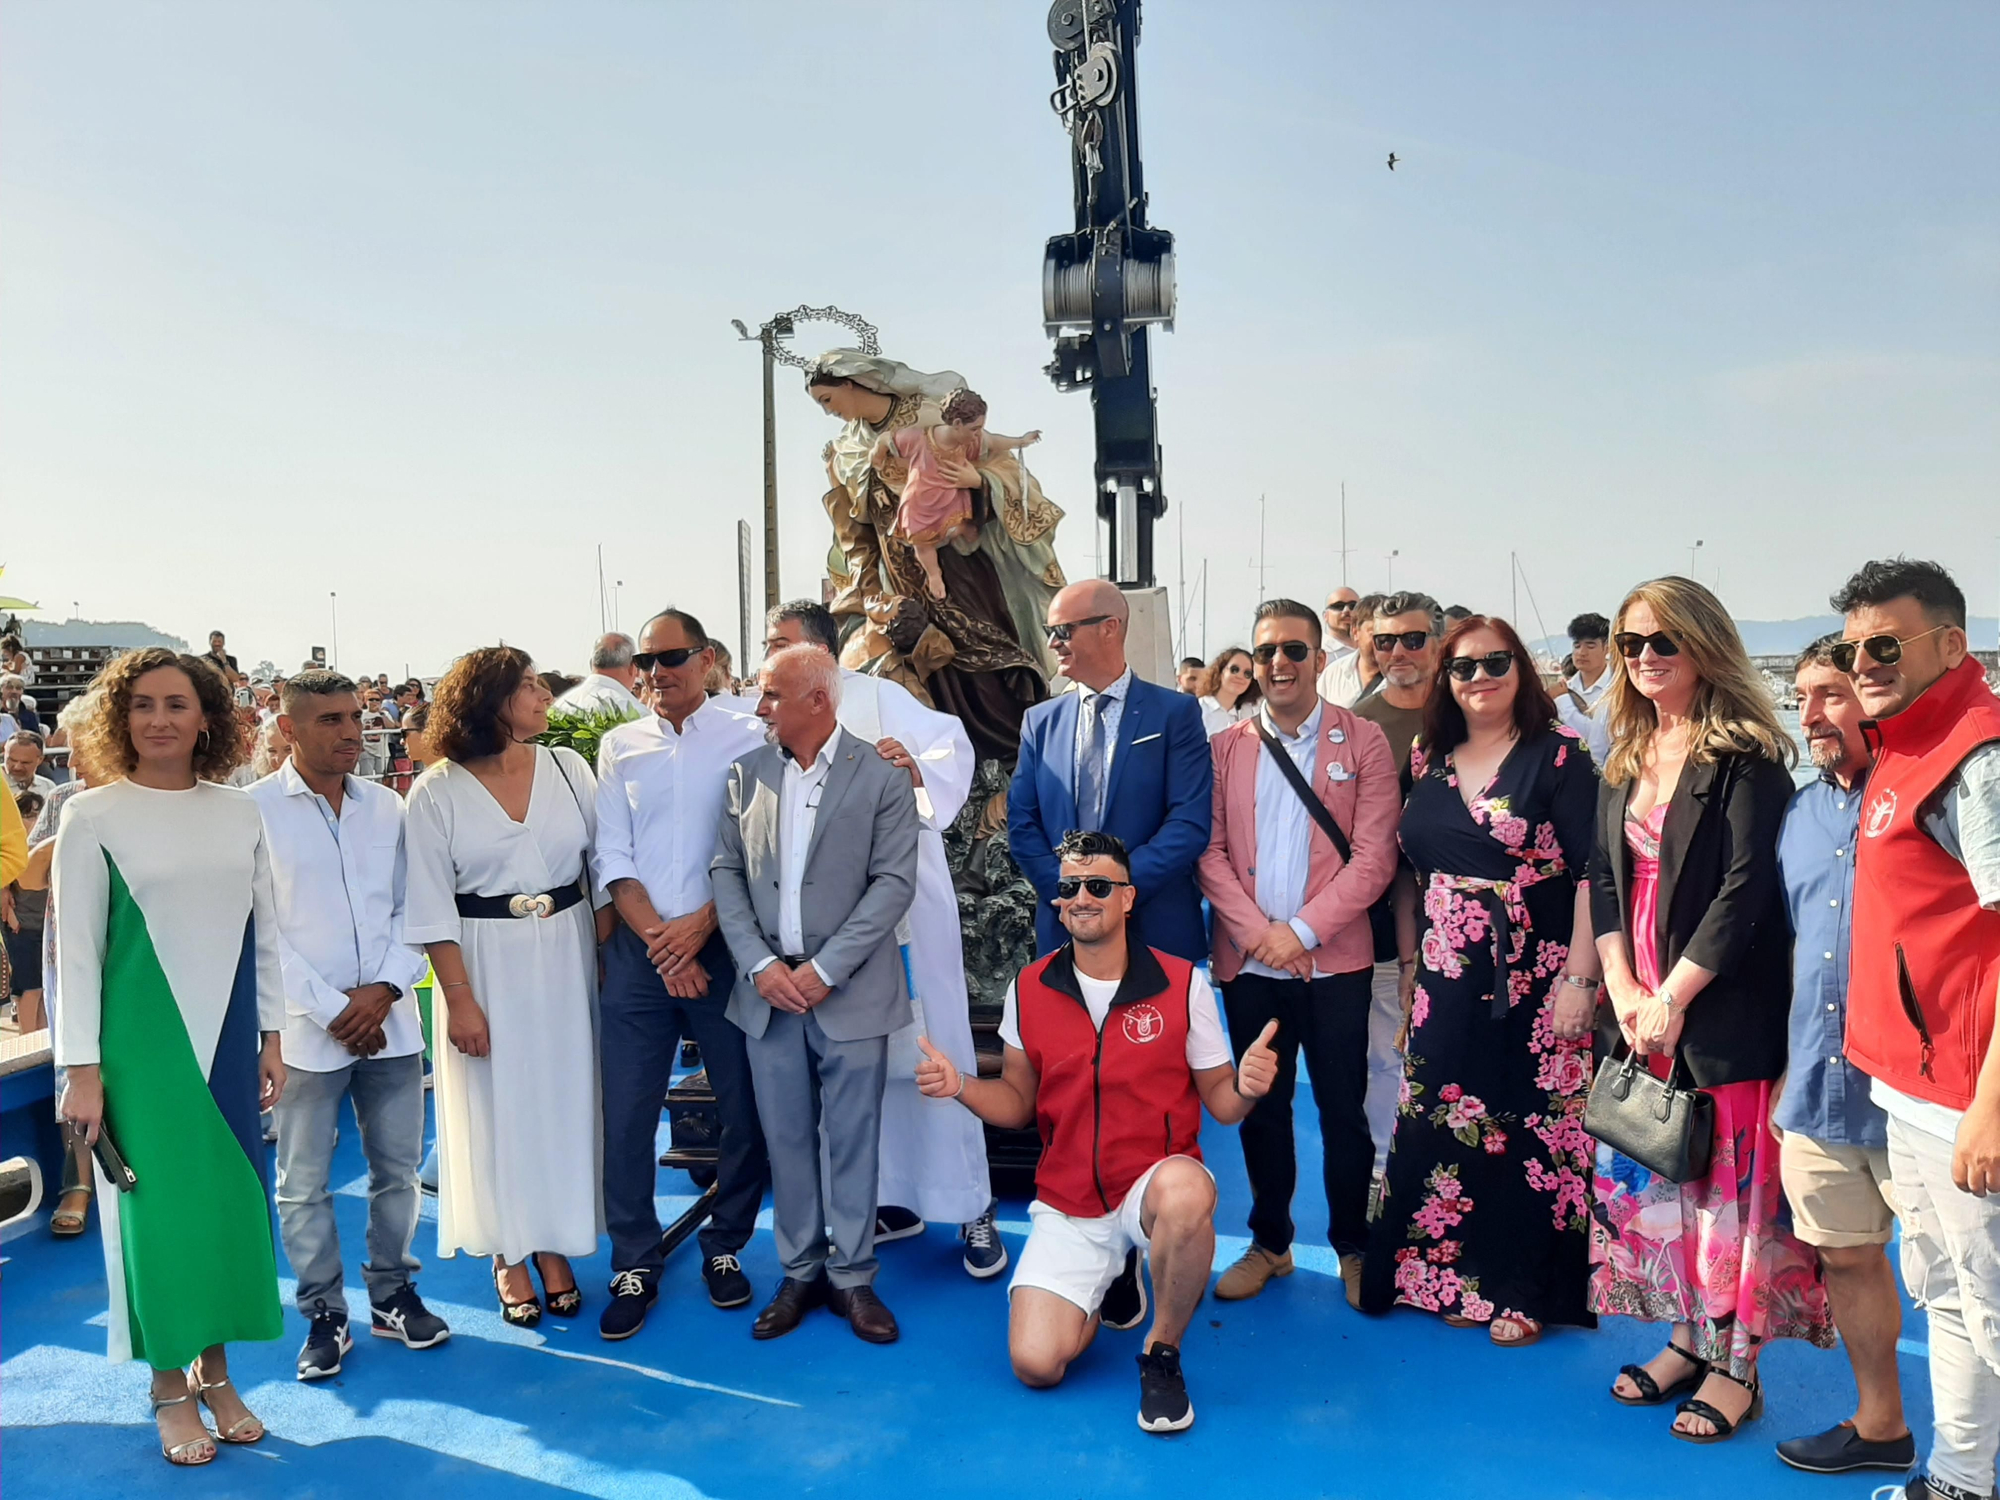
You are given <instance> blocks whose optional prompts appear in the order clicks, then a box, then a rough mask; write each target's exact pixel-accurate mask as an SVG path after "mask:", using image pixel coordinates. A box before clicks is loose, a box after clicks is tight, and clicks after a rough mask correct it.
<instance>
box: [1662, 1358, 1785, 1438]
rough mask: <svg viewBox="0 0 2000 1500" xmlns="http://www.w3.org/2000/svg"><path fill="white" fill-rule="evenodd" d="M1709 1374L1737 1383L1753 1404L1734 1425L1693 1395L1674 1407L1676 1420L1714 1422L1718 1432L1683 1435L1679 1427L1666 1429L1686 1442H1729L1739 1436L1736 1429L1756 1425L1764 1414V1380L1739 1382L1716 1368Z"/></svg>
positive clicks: (1686, 1433)
mask: <svg viewBox="0 0 2000 1500" xmlns="http://www.w3.org/2000/svg"><path fill="white" fill-rule="evenodd" d="M1709 1374H1711V1375H1720V1376H1721V1377H1722V1378H1723V1379H1724V1380H1729V1381H1734V1382H1735V1383H1736V1384H1737V1385H1740V1386H1742V1387H1743V1389H1744V1390H1746V1391H1748V1392H1749V1393H1750V1405H1749V1406H1748V1407H1747V1408H1745V1410H1744V1412H1743V1415H1742V1416H1740V1417H1738V1418H1737V1419H1736V1420H1735V1421H1734V1422H1732V1421H1730V1420H1729V1418H1727V1417H1725V1416H1724V1415H1723V1414H1722V1413H1721V1412H1719V1411H1717V1410H1716V1409H1715V1408H1714V1407H1712V1406H1710V1405H1709V1404H1708V1403H1707V1402H1706V1401H1703V1400H1701V1399H1700V1398H1699V1397H1695V1396H1690V1397H1689V1398H1688V1399H1687V1400H1685V1401H1683V1402H1682V1403H1681V1404H1680V1405H1679V1406H1677V1407H1675V1408H1674V1411H1675V1413H1676V1417H1677V1418H1678V1417H1683V1416H1685V1417H1700V1418H1701V1419H1702V1420H1703V1421H1705V1422H1712V1423H1714V1424H1715V1431H1713V1432H1683V1431H1682V1430H1681V1429H1680V1428H1678V1427H1670V1428H1668V1429H1667V1430H1668V1431H1669V1432H1671V1433H1673V1435H1674V1436H1675V1437H1677V1438H1679V1439H1680V1440H1681V1441H1682V1442H1684V1443H1721V1442H1726V1441H1727V1440H1728V1439H1730V1438H1733V1437H1735V1436H1736V1429H1737V1428H1739V1427H1741V1426H1743V1424H1744V1423H1746V1422H1754V1421H1756V1420H1757V1419H1758V1418H1759V1417H1761V1416H1763V1415H1764V1382H1763V1381H1761V1380H1758V1379H1756V1378H1755V1377H1752V1378H1751V1379H1750V1380H1747V1381H1745V1380H1737V1379H1736V1377H1735V1376H1734V1375H1731V1374H1730V1373H1729V1372H1728V1371H1727V1370H1717V1369H1713V1368H1711V1369H1710V1370H1709Z"/></svg>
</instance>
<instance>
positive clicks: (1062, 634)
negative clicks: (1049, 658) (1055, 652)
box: [1049, 615, 1111, 643]
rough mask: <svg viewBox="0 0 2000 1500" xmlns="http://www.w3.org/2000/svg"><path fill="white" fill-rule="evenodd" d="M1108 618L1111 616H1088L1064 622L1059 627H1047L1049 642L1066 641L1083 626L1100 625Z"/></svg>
mask: <svg viewBox="0 0 2000 1500" xmlns="http://www.w3.org/2000/svg"><path fill="white" fill-rule="evenodd" d="M1110 618H1111V616H1109V615H1090V616H1088V617H1087V618H1085V619H1081V620H1066V621H1064V622H1063V623H1062V624H1060V625H1051V626H1050V627H1049V640H1050V641H1051V642H1052V643H1053V642H1055V641H1066V640H1068V639H1069V638H1070V637H1071V636H1072V635H1074V634H1076V632H1077V631H1079V630H1081V629H1083V627H1084V626H1086V625H1102V624H1103V623H1104V622H1105V621H1106V620H1108V619H1110Z"/></svg>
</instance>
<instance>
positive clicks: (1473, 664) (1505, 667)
mask: <svg viewBox="0 0 2000 1500" xmlns="http://www.w3.org/2000/svg"><path fill="white" fill-rule="evenodd" d="M1481 667H1484V668H1485V669H1486V675H1487V676H1488V677H1505V676H1506V675H1507V674H1508V673H1509V672H1511V671H1513V670H1514V653H1513V652H1511V651H1489V652H1487V653H1486V654H1485V655H1484V656H1454V657H1453V658H1452V659H1451V660H1450V661H1448V662H1446V663H1445V664H1444V669H1445V670H1446V671H1447V672H1449V673H1451V675H1452V676H1453V677H1456V678H1457V679H1458V680H1459V681H1460V682H1470V681H1472V679H1473V678H1475V677H1477V676H1478V675H1479V669H1480V668H1481Z"/></svg>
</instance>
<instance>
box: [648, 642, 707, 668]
mask: <svg viewBox="0 0 2000 1500" xmlns="http://www.w3.org/2000/svg"><path fill="white" fill-rule="evenodd" d="M707 649H708V647H706V646H676V647H674V649H673V650H671V651H635V652H633V653H632V665H633V666H635V667H637V668H638V669H639V670H640V671H641V672H650V671H652V670H653V668H654V666H655V665H656V664H657V665H659V666H662V667H665V668H667V669H668V670H669V671H671V670H673V669H674V668H675V667H684V666H686V665H687V664H688V659H689V658H690V657H695V656H699V655H701V653H702V652H704V651H706V650H707Z"/></svg>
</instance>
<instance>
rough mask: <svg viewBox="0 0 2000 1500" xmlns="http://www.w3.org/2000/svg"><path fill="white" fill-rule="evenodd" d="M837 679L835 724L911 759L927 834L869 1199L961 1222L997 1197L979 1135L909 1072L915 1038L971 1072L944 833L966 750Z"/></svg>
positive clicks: (903, 705) (902, 695)
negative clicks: (877, 1173) (907, 1009)
mask: <svg viewBox="0 0 2000 1500" xmlns="http://www.w3.org/2000/svg"><path fill="white" fill-rule="evenodd" d="M840 679H841V680H840V711H839V715H838V717H839V720H840V727H841V728H842V729H845V730H846V731H847V732H848V733H849V734H851V735H854V736H855V737H856V738H858V739H863V740H866V741H867V742H868V743H869V744H871V745H872V744H875V743H876V742H877V741H879V740H883V739H893V740H898V741H900V742H901V743H902V745H903V747H904V748H905V749H907V750H908V751H909V752H910V754H911V755H913V756H914V757H916V760H917V764H918V765H919V766H920V767H921V768H922V771H923V777H924V784H923V785H922V786H920V787H918V788H916V789H915V791H916V798H917V812H918V815H919V816H920V817H921V819H922V821H923V832H922V833H921V834H920V835H919V838H918V846H917V894H916V898H915V900H914V901H913V902H912V903H911V905H910V915H909V918H908V921H909V957H910V977H911V979H912V981H913V985H912V987H913V988H914V990H915V992H916V993H915V995H914V997H913V998H914V1001H915V1009H916V1013H917V1020H916V1021H915V1022H914V1023H913V1024H912V1025H911V1026H909V1027H907V1028H906V1029H905V1030H903V1031H899V1032H897V1033H895V1034H894V1035H892V1036H891V1037H890V1038H889V1081H888V1086H887V1087H886V1088H885V1089H884V1091H883V1096H882V1154H881V1185H880V1187H879V1189H878V1191H877V1194H876V1201H877V1202H878V1203H882V1204H893V1205H894V1206H896V1207H899V1208H907V1209H910V1210H912V1211H914V1212H915V1213H917V1214H920V1215H922V1216H923V1217H924V1218H925V1219H928V1220H931V1221H933V1222H935V1223H940V1224H965V1223H969V1222H970V1221H971V1220H973V1219H976V1218H978V1217H979V1215H981V1214H983V1213H985V1212H986V1208H987V1205H988V1204H989V1203H990V1202H991V1201H992V1198H993V1189H992V1183H991V1179H990V1178H989V1177H988V1175H987V1170H986V1136H985V1131H984V1130H983V1128H982V1127H981V1126H980V1123H979V1121H978V1119H977V1118H976V1117H975V1116H974V1115H973V1113H972V1111H970V1110H968V1109H966V1108H964V1107H962V1106H961V1105H959V1104H958V1103H957V1102H956V1101H954V1100H950V1099H926V1098H924V1096H923V1095H921V1094H919V1093H918V1092H917V1084H916V1077H915V1073H916V1059H917V1056H918V1052H917V1044H916V1038H917V1034H918V1032H919V1031H921V1032H922V1033H923V1035H925V1036H926V1037H928V1038H929V1040H930V1044H931V1045H932V1046H933V1047H935V1048H937V1049H938V1051H940V1052H942V1053H943V1054H944V1055H945V1056H946V1057H948V1058H950V1059H951V1060H952V1063H953V1065H954V1066H955V1067H957V1068H958V1069H959V1070H960V1071H961V1072H964V1073H967V1074H969V1075H972V1076H977V1072H978V1066H979V1064H978V1059H977V1058H975V1057H974V1056H973V1051H972V1021H971V1017H970V1016H969V1014H968V1012H967V1000H966V992H965V949H964V947H963V946H962V939H961V937H960V934H959V926H958V896H957V894H956V893H955V892H954V891H953V889H952V884H951V871H950V870H949V869H948V868H947V867H946V865H945V857H944V835H943V830H944V829H946V828H948V827H949V826H950V825H951V822H952V820H953V819H954V818H956V817H957V816H958V813H959V809H960V808H962V807H964V806H965V799H966V795H967V793H968V792H970V791H971V788H972V773H973V758H972V742H971V740H969V739H967V738H966V734H965V727H964V726H963V725H962V724H960V723H959V722H958V720H957V719H955V718H953V717H952V716H951V715H950V714H943V713H939V712H937V711H936V710H935V709H929V708H925V707H924V706H923V705H922V704H921V703H919V702H917V700H916V699H915V698H914V697H912V696H911V695H910V692H909V690H908V689H907V688H904V687H902V686H901V685H900V684H897V683H894V682H886V681H884V680H883V679H882V678H879V677H870V676H868V675H867V674H866V673H862V672H853V671H848V670H846V669H845V668H843V669H842V671H841V674H840Z"/></svg>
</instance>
